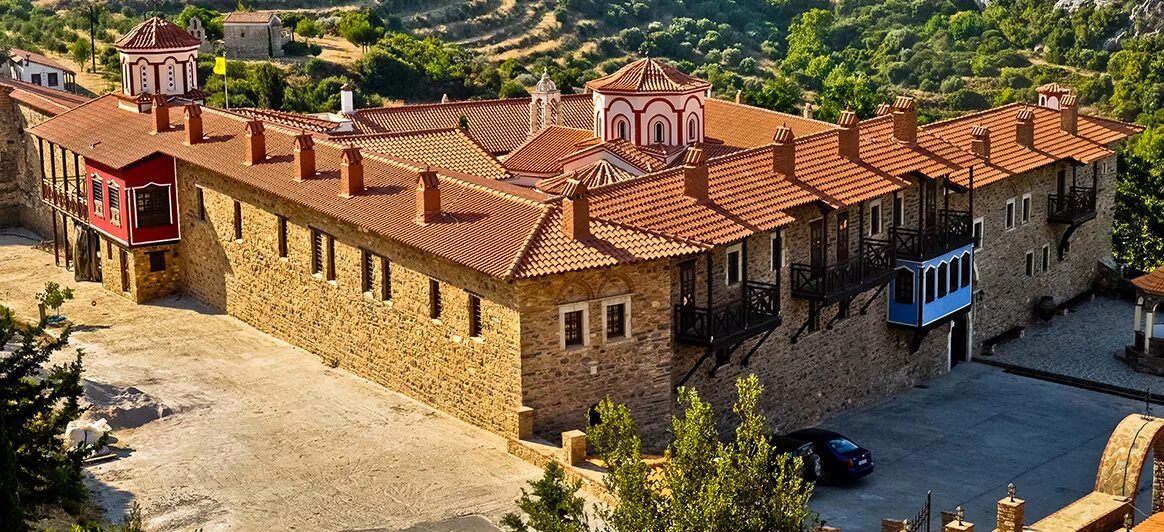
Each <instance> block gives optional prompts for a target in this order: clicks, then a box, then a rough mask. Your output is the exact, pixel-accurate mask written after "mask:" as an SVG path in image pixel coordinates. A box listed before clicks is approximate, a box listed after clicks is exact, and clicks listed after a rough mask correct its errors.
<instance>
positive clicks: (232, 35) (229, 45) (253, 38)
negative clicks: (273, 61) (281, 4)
mask: <svg viewBox="0 0 1164 532" xmlns="http://www.w3.org/2000/svg"><path fill="white" fill-rule="evenodd" d="M222 32H223V42H224V43H225V44H226V56H227V57H230V58H232V59H244V58H247V59H264V58H271V57H283V43H284V39H283V28H282V27H280V26H279V25H277V24H271V25H265V24H226V25H225V26H223V31H222Z"/></svg>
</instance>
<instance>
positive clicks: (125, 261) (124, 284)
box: [118, 249, 129, 292]
mask: <svg viewBox="0 0 1164 532" xmlns="http://www.w3.org/2000/svg"><path fill="white" fill-rule="evenodd" d="M118 259H120V261H119V263H120V264H118V266H119V267H120V268H121V291H122V292H128V291H129V254H128V253H126V252H125V250H124V249H121V250H118Z"/></svg>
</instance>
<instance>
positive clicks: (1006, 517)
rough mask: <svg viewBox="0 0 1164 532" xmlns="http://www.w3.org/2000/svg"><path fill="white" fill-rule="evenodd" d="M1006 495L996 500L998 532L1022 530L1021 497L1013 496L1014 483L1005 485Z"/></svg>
mask: <svg viewBox="0 0 1164 532" xmlns="http://www.w3.org/2000/svg"><path fill="white" fill-rule="evenodd" d="M1007 492H1008V493H1007V496H1006V497H1003V498H1002V500H1000V501H998V532H1023V517H1024V516H1023V513H1024V510H1023V506H1024V505H1025V504H1026V503H1025V501H1023V500H1022V499H1016V498H1015V496H1014V495H1015V490H1014V484H1011V485H1010V486H1007Z"/></svg>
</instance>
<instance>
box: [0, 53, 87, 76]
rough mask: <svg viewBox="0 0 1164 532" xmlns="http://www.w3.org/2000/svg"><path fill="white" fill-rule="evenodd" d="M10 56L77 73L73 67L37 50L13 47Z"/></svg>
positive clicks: (10, 57)
mask: <svg viewBox="0 0 1164 532" xmlns="http://www.w3.org/2000/svg"><path fill="white" fill-rule="evenodd" d="M8 58H9V59H12V60H13V61H28V62H29V63H36V64H38V65H44V66H48V67H52V68H55V69H57V70H61V71H64V72H68V73H70V74H75V72H73V70H72V69H70V68H69V67H66V66H64V65H62V64H60V63H58V62H56V60H54V59H52V58H51V57H48V56H45V55H41V54H38V53H36V52H29V51H28V50H21V49H19V48H12V49H10V50H8Z"/></svg>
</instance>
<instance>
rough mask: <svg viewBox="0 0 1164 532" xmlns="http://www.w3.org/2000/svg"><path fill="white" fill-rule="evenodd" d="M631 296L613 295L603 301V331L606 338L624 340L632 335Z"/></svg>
mask: <svg viewBox="0 0 1164 532" xmlns="http://www.w3.org/2000/svg"><path fill="white" fill-rule="evenodd" d="M630 317H631V296H630V294H627V295H625V296H618V297H612V298H609V299H605V300H603V301H602V331H603V337H604V338H606V340H608V341H609V340H622V339H624V338H630V336H631V321H630Z"/></svg>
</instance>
